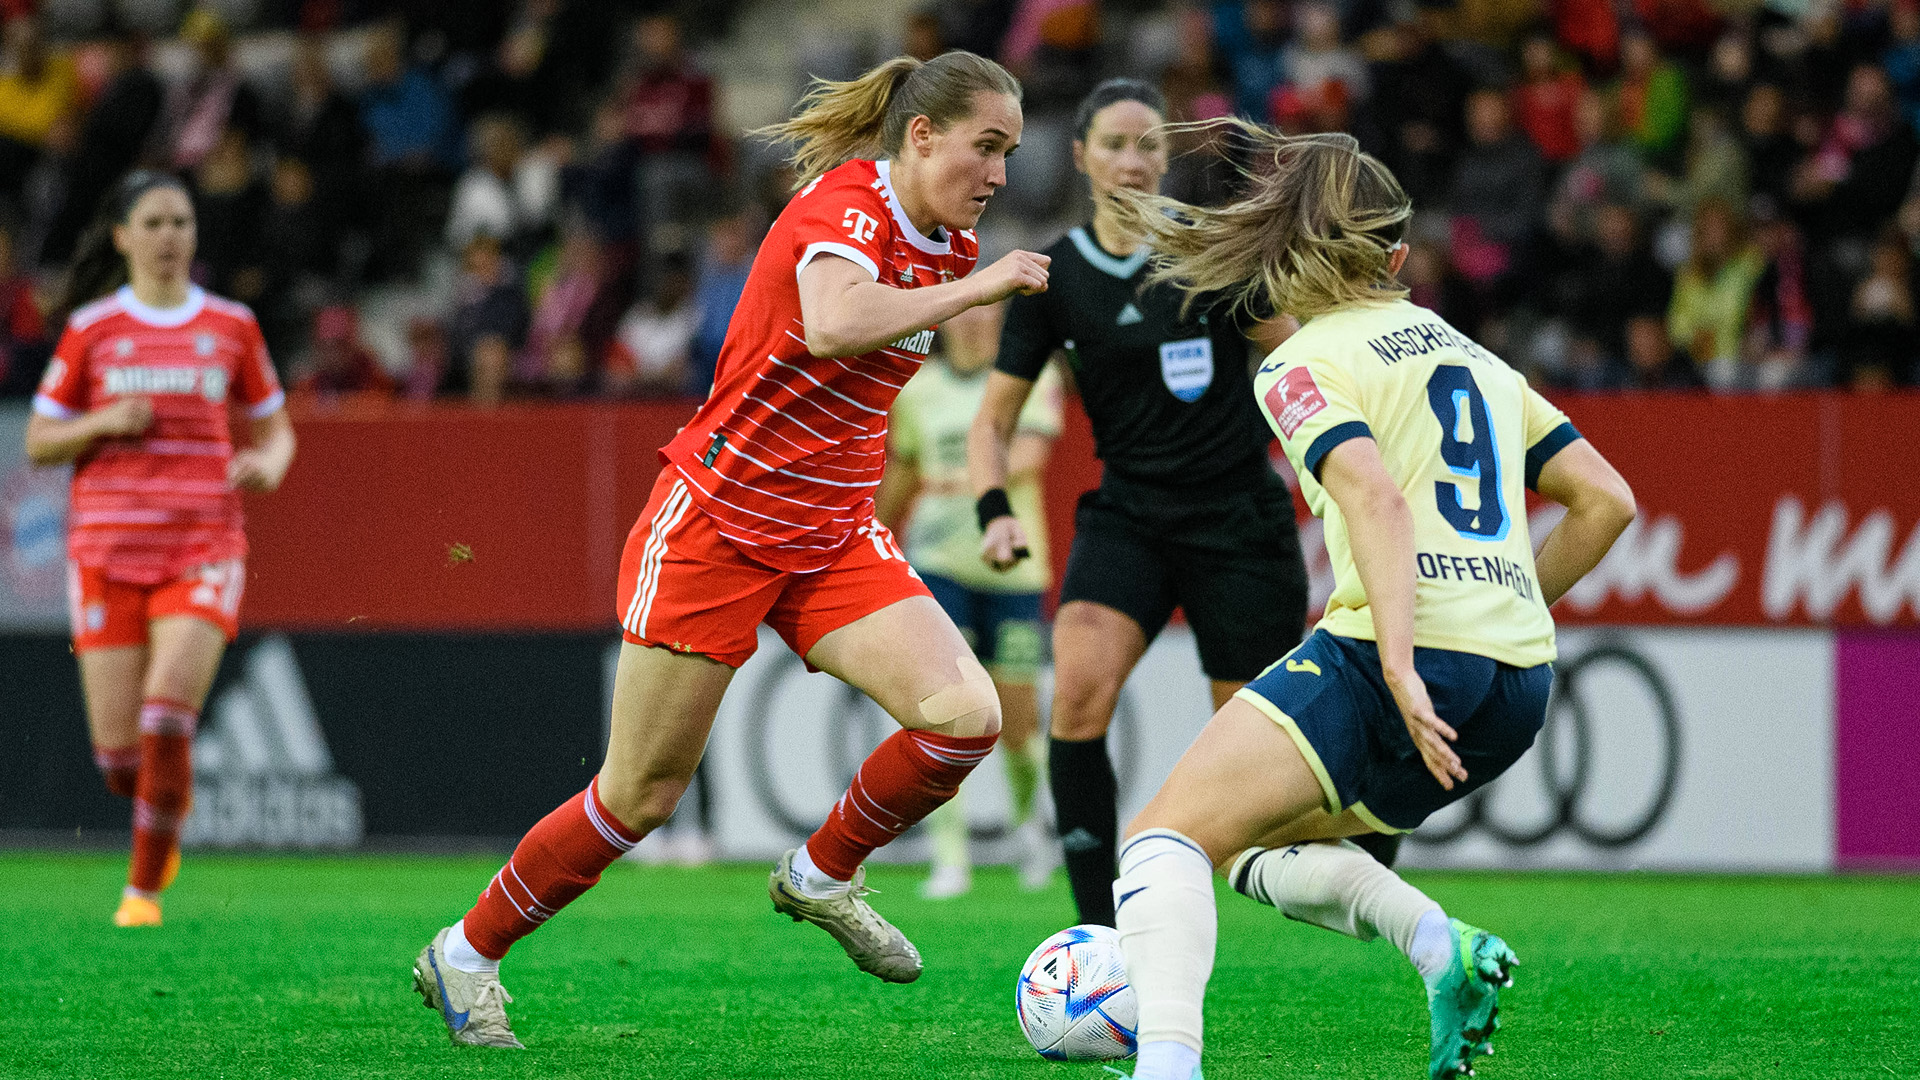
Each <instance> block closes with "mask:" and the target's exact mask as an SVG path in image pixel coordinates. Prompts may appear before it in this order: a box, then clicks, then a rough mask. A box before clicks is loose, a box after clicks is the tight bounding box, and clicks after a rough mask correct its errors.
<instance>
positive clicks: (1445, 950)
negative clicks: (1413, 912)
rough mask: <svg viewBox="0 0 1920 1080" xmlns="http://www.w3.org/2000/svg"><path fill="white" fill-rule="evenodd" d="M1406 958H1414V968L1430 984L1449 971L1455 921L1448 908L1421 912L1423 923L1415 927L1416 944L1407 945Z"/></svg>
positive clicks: (1414, 942)
mask: <svg viewBox="0 0 1920 1080" xmlns="http://www.w3.org/2000/svg"><path fill="white" fill-rule="evenodd" d="M1407 959H1409V960H1411V961H1413V969H1414V970H1415V971H1418V972H1419V973H1420V977H1421V978H1422V979H1424V980H1426V984H1427V985H1428V986H1432V985H1433V984H1434V983H1435V982H1436V981H1438V980H1439V978H1440V976H1442V975H1445V974H1446V973H1447V968H1448V966H1449V965H1451V964H1452V963H1453V923H1452V921H1451V920H1449V919H1448V918H1447V913H1446V912H1444V911H1441V910H1440V909H1439V908H1437V907H1435V908H1429V909H1428V910H1427V913H1426V914H1425V915H1422V916H1420V925H1419V926H1416V927H1415V928H1414V931H1413V944H1412V946H1410V947H1409V948H1408V949H1407Z"/></svg>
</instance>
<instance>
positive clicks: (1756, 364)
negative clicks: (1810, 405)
mask: <svg viewBox="0 0 1920 1080" xmlns="http://www.w3.org/2000/svg"><path fill="white" fill-rule="evenodd" d="M1762 206H1763V212H1762V213H1760V214H1758V216H1756V218H1755V221H1754V243H1755V244H1757V245H1758V246H1759V248H1760V253H1761V255H1762V256H1763V257H1764V258H1765V259H1766V261H1767V268H1766V270H1765V272H1763V273H1762V274H1761V275H1760V280H1759V281H1758V282H1756V283H1755V284H1754V287H1753V304H1752V306H1751V308H1750V309H1749V311H1748V314H1747V335H1746V341H1745V343H1744V345H1743V346H1742V349H1741V359H1742V361H1743V362H1744V363H1745V364H1746V365H1747V368H1748V369H1749V371H1750V372H1751V373H1752V383H1753V388H1754V389H1756V390H1783V389H1786V388H1787V387H1790V386H1796V385H1800V384H1802V383H1804V382H1807V381H1808V380H1809V379H1810V377H1811V374H1812V373H1811V372H1810V371H1809V370H1808V367H1809V364H1808V355H1807V350H1808V347H1809V345H1810V344H1811V343H1812V341H1813V308H1812V306H1811V305H1810V304H1809V303H1808V302H1807V291H1806V261H1805V257H1804V255H1803V254H1802V251H1801V243H1800V230H1798V229H1796V228H1794V225H1793V222H1792V221H1791V220H1789V219H1787V218H1785V217H1782V216H1780V214H1779V213H1778V211H1777V208H1775V207H1774V206H1772V205H1771V204H1765V203H1763V204H1762Z"/></svg>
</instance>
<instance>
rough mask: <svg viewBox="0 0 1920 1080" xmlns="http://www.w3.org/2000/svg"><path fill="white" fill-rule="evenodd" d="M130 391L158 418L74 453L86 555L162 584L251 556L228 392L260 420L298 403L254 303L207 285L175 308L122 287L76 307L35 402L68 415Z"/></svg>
mask: <svg viewBox="0 0 1920 1080" xmlns="http://www.w3.org/2000/svg"><path fill="white" fill-rule="evenodd" d="M122 397H144V398H147V399H148V400H150V401H152V403H153V426H151V427H149V428H148V429H147V430H146V433H145V434H143V435H140V436H137V437H134V438H130V439H103V440H100V441H98V442H96V443H94V445H93V446H92V448H91V449H89V450H88V451H87V452H86V453H85V454H84V455H82V456H81V457H80V459H79V460H78V461H76V462H75V463H74V470H73V504H72V508H71V510H70V518H69V521H68V531H67V549H68V553H69V555H70V556H71V557H72V559H73V561H74V562H75V563H78V564H79V565H81V566H87V567H99V568H102V569H104V570H105V571H106V572H107V575H108V576H109V577H111V578H113V579H114V580H117V581H127V582H132V583H136V584H149V585H151V584H159V583H160V582H164V581H170V580H173V579H174V578H177V577H179V576H180V575H181V574H183V573H185V572H186V571H188V570H190V569H192V568H194V567H196V566H200V565H202V564H205V563H211V562H217V561H220V560H222V559H232V558H243V557H245V555H246V553H247V540H246V536H245V535H244V534H243V533H242V532H241V513H240V496H239V495H238V494H237V493H236V492H235V491H234V490H233V488H232V487H231V486H230V485H229V484H228V483H227V463H228V461H229V460H231V459H232V457H233V441H232V438H231V436H230V434H229V431H228V425H227V410H228V401H229V399H232V400H233V401H236V402H238V403H239V404H240V406H241V407H242V408H244V409H245V410H246V412H247V415H249V416H251V417H254V418H259V417H264V416H267V415H270V414H271V413H272V412H273V411H274V410H276V409H278V408H280V407H281V404H282V403H283V402H284V401H285V400H286V396H285V395H284V394H283V393H281V390H280V380H279V378H278V377H276V376H275V375H274V372H273V364H272V362H271V361H270V360H269V359H268V358H267V345H266V341H265V340H264V339H263V338H262V337H261V336H260V324H259V323H257V322H255V321H254V317H253V312H251V311H249V310H248V309H247V307H246V306H245V305H244V304H237V303H234V302H233V301H231V300H223V299H221V298H220V297H217V296H209V295H208V294H207V293H206V292H205V291H203V290H201V289H200V288H198V287H194V288H191V289H189V290H188V292H187V302H186V303H184V304H182V305H181V306H179V307H176V308H164V309H162V308H152V307H149V306H147V305H146V304H143V303H141V302H140V301H139V300H138V299H137V298H135V297H134V295H133V290H132V289H130V288H122V289H121V290H120V291H119V292H116V293H114V294H112V295H111V296H107V297H105V298H103V299H100V300H96V301H94V302H93V303H91V304H88V305H87V306H86V307H83V308H81V309H80V310H78V311H76V312H74V313H73V317H72V318H71V319H69V320H68V321H67V329H66V333H64V334H63V335H61V337H60V344H59V345H58V346H56V347H55V349H54V353H53V362H52V363H51V364H49V365H48V366H47V374H46V377H45V378H44V379H42V380H41V382H40V392H39V393H38V394H37V395H35V397H34V399H33V408H34V411H35V412H38V413H40V414H42V415H44V416H51V417H53V418H55V419H60V420H65V419H70V418H72V417H76V416H79V415H80V414H81V413H84V412H88V411H90V410H93V409H97V408H99V407H101V406H103V405H107V404H110V403H112V402H113V401H114V400H116V399H118V398H122Z"/></svg>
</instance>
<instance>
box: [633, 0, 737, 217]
mask: <svg viewBox="0 0 1920 1080" xmlns="http://www.w3.org/2000/svg"><path fill="white" fill-rule="evenodd" d="M633 48H634V60H633V66H634V70H633V73H632V75H631V76H630V77H629V78H628V80H627V85H626V89H625V92H624V94H623V95H622V102H623V107H624V109H625V112H626V134H627V138H628V139H630V140H631V141H632V142H633V143H634V145H635V147H636V148H637V149H638V150H639V152H640V155H641V157H640V178H641V190H642V193H643V199H644V206H645V208H646V214H647V217H648V218H649V219H650V220H653V221H674V222H679V221H686V220H689V219H690V218H692V217H694V216H696V215H697V213H698V210H699V207H700V205H701V203H702V202H703V201H704V200H705V198H706V197H707V195H708V193H709V191H710V190H711V186H712V182H713V177H714V175H715V174H716V173H718V172H720V171H721V170H722V168H723V167H724V165H725V148H724V147H723V146H722V145H721V144H720V142H719V140H718V139H717V138H716V137H715V132H714V115H713V109H714V98H713V80H712V79H711V78H709V77H708V76H707V74H706V73H705V72H703V71H700V70H699V69H698V68H696V67H694V66H693V64H692V63H691V62H690V61H689V60H688V59H687V57H686V54H685V52H684V51H683V49H682V46H681V38H680V23H679V22H678V21H677V20H675V19H674V18H673V17H672V16H669V15H646V16H642V17H641V18H640V19H639V20H638V21H637V22H635V23H634V29H633Z"/></svg>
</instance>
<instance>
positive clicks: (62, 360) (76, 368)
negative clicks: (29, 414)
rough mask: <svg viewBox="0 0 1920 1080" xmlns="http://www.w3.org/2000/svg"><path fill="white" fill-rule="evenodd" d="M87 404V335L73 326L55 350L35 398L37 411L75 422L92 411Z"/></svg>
mask: <svg viewBox="0 0 1920 1080" xmlns="http://www.w3.org/2000/svg"><path fill="white" fill-rule="evenodd" d="M90 404H91V403H90V402H88V400H87V335H86V333H85V331H81V330H76V329H74V328H73V327H72V326H71V325H69V326H68V327H67V329H66V331H65V332H64V333H62V334H61V335H60V342H59V344H57V345H55V346H54V347H53V359H52V360H50V361H48V362H47V372H46V374H45V375H42V376H41V377H40V388H39V389H38V390H37V391H35V392H34V395H33V411H34V412H36V413H39V414H40V415H41V416H49V417H52V418H53V419H55V420H71V419H73V418H74V417H76V416H79V415H80V414H81V413H83V412H86V411H87V409H88V408H89V407H90Z"/></svg>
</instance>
